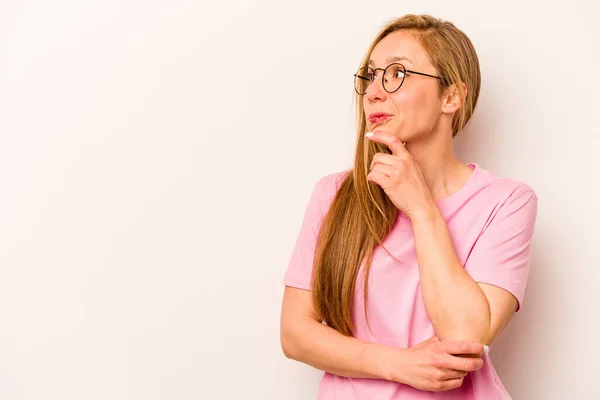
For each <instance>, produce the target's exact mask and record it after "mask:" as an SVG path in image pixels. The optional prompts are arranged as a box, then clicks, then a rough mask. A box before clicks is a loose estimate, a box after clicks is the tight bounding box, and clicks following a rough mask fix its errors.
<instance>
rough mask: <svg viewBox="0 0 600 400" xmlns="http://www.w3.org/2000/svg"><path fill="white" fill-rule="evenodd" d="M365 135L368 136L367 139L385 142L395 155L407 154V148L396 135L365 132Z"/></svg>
mask: <svg viewBox="0 0 600 400" xmlns="http://www.w3.org/2000/svg"><path fill="white" fill-rule="evenodd" d="M365 136H366V137H367V138H369V140H372V141H374V142H377V143H381V144H385V145H386V146H387V147H389V149H390V150H391V151H392V154H393V155H395V156H398V155H406V154H408V150H406V148H405V147H404V143H402V141H401V140H400V138H399V137H398V136H396V135H389V134H382V133H373V132H367V133H366V134H365Z"/></svg>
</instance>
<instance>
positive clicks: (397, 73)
mask: <svg viewBox="0 0 600 400" xmlns="http://www.w3.org/2000/svg"><path fill="white" fill-rule="evenodd" d="M405 76H406V68H404V65H402V64H391V65H389V66H388V67H387V69H386V70H385V74H384V76H383V88H384V89H385V90H386V91H388V92H395V91H396V90H398V89H400V86H402V83H403V82H404V77H405Z"/></svg>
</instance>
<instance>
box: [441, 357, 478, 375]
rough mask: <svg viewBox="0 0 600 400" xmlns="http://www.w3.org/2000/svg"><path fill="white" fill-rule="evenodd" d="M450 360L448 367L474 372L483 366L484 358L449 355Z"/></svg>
mask: <svg viewBox="0 0 600 400" xmlns="http://www.w3.org/2000/svg"><path fill="white" fill-rule="evenodd" d="M448 357H449V358H448V361H447V364H446V367H447V368H448V369H454V370H457V371H466V372H472V371H477V370H478V369H480V368H481V367H483V360H482V359H481V358H464V357H455V356H451V355H449V356H448Z"/></svg>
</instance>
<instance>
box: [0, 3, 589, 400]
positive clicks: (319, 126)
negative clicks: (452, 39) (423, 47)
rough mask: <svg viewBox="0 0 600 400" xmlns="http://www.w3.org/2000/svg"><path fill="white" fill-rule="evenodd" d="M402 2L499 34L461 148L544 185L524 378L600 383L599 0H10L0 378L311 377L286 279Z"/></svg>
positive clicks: (505, 359) (519, 341)
mask: <svg viewBox="0 0 600 400" xmlns="http://www.w3.org/2000/svg"><path fill="white" fill-rule="evenodd" d="M406 13H431V14H432V15H434V16H437V17H441V18H444V19H447V20H450V21H452V22H454V23H455V24H456V25H457V26H458V27H459V28H460V29H462V30H463V31H464V32H465V33H466V34H467V35H468V36H469V37H470V38H471V40H472V41H473V43H474V45H475V47H476V50H477V52H478V54H479V57H480V61H481V69H482V75H483V82H482V85H483V86H482V91H481V97H480V101H479V104H478V107H477V110H476V113H475V116H474V118H473V121H472V123H470V124H469V126H468V129H467V130H466V131H465V132H464V134H463V135H462V136H461V137H460V138H459V139H457V141H456V152H457V155H458V156H459V158H460V159H462V160H463V161H465V162H478V163H480V164H481V165H482V166H483V167H485V168H487V169H490V170H492V171H494V172H495V173H496V174H498V175H501V176H506V177H512V178H516V179H520V180H523V181H525V182H527V183H528V184H530V185H531V186H532V187H533V188H534V189H535V190H536V193H537V194H538V196H539V214H538V222H537V226H536V234H535V238H534V247H535V249H534V255H533V263H532V268H531V275H530V280H529V286H528V290H527V294H526V297H525V303H524V307H523V310H522V311H521V312H519V313H518V314H517V315H516V316H515V317H514V319H513V320H512V321H511V323H510V325H509V326H508V328H507V329H506V331H505V332H504V333H503V334H502V336H501V337H500V339H498V341H497V342H496V343H494V345H493V346H492V351H491V356H492V359H493V360H494V363H495V365H496V366H497V369H498V372H499V374H500V376H501V378H502V380H503V382H504V384H505V385H506V387H507V388H508V390H509V392H510V393H511V394H512V395H513V398H514V399H518V400H520V399H527V400H538V399H539V400H549V399H593V398H600V386H599V385H598V379H597V374H598V360H599V359H600V348H599V346H598V338H600V313H599V312H598V309H597V307H598V304H599V303H600V290H599V283H600V234H599V233H598V227H599V226H600V215H599V212H598V204H599V203H598V201H599V195H600V193H599V182H600V179H598V173H599V172H600V156H599V155H598V153H599V152H600V138H599V135H600V128H599V127H600V117H599V115H600V113H599V108H600V102H599V93H600V85H599V80H598V72H599V71H600V57H599V55H598V41H599V39H600V28H599V27H598V26H599V25H598V17H599V16H600V6H599V5H598V3H597V2H595V1H593V0H587V1H586V0H573V1H569V2H564V1H542V0H530V1H523V0H521V1H515V0H506V1H502V2H493V3H492V2H480V1H475V0H462V1H453V2H447V1H421V2H398V1H375V2H371V3H366V2H364V1H363V2H359V1H339V0H338V1H315V0H310V1H296V2H282V1H275V0H268V1H267V0H263V1H259V0H256V1H249V0H246V1H244V0H237V1H219V2H205V1H200V2H198V1H192V0H169V1H167V0H154V1H132V0H129V1H122V0H104V1H68V0H56V1H53V2H46V1H39V0H37V1H32V0H21V1H7V0H4V1H2V2H0V187H1V195H0V271H1V276H0V398H1V399H3V400H41V399H44V400H46V399H61V400H81V399H85V400H105V399H111V400H121V399H144V400H154V399H182V400H183V399H260V400H263V399H273V400H280V399H285V400H301V399H302V400H304V399H312V398H315V396H316V392H317V387H318V383H319V379H320V377H321V374H322V372H320V371H317V370H315V369H313V368H311V367H309V366H306V365H303V364H300V363H297V362H295V361H291V360H288V359H286V358H285V357H284V356H283V354H282V351H281V349H280V344H279V312H280V304H281V295H282V293H283V286H282V284H281V280H282V279H283V274H284V271H285V268H286V267H287V263H288V260H289V257H290V255H291V250H292V247H293V244H294V242H295V239H296V235H297V234H298V232H299V228H300V223H301V219H302V215H303V213H304V209H305V207H306V205H307V201H308V197H309V195H310V191H311V189H312V187H313V185H314V183H315V182H316V180H317V179H319V178H320V177H321V176H323V175H325V174H328V173H331V172H335V171H339V170H341V169H345V168H347V167H349V166H351V162H352V157H353V154H352V152H353V146H354V140H355V135H356V132H355V129H354V125H353V121H354V115H353V112H354V110H353V108H352V94H353V89H352V74H353V73H354V72H355V70H356V68H357V67H358V63H359V61H360V59H361V57H362V56H363V54H364V51H365V50H366V49H367V47H368V45H369V43H370V41H371V40H372V39H373V38H374V36H375V34H376V32H377V30H378V29H379V28H380V27H381V26H382V25H384V24H385V23H386V22H387V21H389V20H390V19H392V18H395V17H398V16H401V15H403V14H406Z"/></svg>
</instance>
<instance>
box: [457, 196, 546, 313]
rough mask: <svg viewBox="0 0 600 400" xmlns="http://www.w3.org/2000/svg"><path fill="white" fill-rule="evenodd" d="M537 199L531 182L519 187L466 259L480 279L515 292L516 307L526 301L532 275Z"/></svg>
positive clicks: (481, 235) (474, 275)
mask: <svg viewBox="0 0 600 400" xmlns="http://www.w3.org/2000/svg"><path fill="white" fill-rule="evenodd" d="M525 186H526V185H525ZM537 202H538V199H537V196H536V194H535V192H534V191H533V190H532V189H531V188H530V187H529V186H526V187H525V189H522V190H516V191H515V192H514V193H513V194H512V195H511V196H509V197H508V199H507V200H506V201H505V202H504V204H502V206H501V207H500V208H499V210H498V212H497V213H496V215H495V216H494V217H493V219H492V220H491V222H490V223H489V224H488V226H487V227H486V228H485V229H484V230H483V232H482V233H481V234H480V235H479V237H478V239H477V240H476V242H475V244H474V246H473V248H472V250H471V253H470V255H469V257H468V258H467V261H466V263H465V270H466V271H467V272H468V273H469V275H470V276H471V277H472V278H473V279H474V280H475V281H476V282H481V283H488V284H491V285H494V286H498V287H500V288H502V289H505V290H507V291H509V292H510V293H512V294H513V295H514V296H515V298H516V299H517V302H518V305H517V310H516V311H519V309H520V308H521V305H522V303H523V297H524V295H525V287H526V286H527V279H528V276H529V267H530V259H531V242H532V237H533V232H534V226H535V221H536V217H537Z"/></svg>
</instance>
